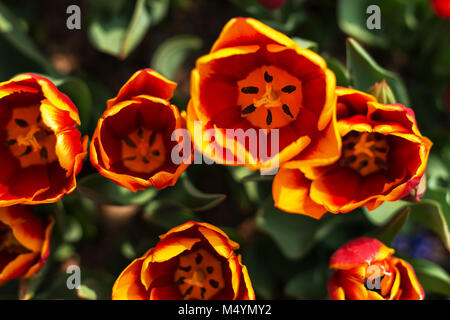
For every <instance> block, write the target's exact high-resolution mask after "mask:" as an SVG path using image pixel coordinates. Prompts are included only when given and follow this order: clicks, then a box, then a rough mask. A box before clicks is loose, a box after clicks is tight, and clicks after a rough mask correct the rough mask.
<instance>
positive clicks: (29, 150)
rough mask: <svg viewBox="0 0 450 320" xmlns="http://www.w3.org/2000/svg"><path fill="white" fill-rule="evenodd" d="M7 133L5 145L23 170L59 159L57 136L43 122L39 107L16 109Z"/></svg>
mask: <svg viewBox="0 0 450 320" xmlns="http://www.w3.org/2000/svg"><path fill="white" fill-rule="evenodd" d="M6 131H7V139H6V141H5V144H6V146H7V147H8V148H9V150H10V152H11V154H12V155H13V156H15V157H16V158H17V159H18V160H19V162H20V165H21V166H22V167H23V168H26V167H29V166H32V165H42V164H47V163H50V162H53V161H55V160H56V159H57V156H56V151H55V145H56V136H55V135H54V134H53V132H52V131H51V130H50V129H49V128H48V127H47V126H46V125H45V123H44V122H43V121H42V119H41V111H40V106H39V105H33V106H29V107H25V108H14V109H13V110H12V115H11V119H10V121H9V122H8V124H7V125H6Z"/></svg>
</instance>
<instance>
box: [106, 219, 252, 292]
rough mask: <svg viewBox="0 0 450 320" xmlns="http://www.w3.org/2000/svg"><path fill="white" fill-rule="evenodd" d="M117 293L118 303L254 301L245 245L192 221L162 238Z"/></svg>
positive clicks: (118, 282) (135, 264)
mask: <svg viewBox="0 0 450 320" xmlns="http://www.w3.org/2000/svg"><path fill="white" fill-rule="evenodd" d="M160 239H161V240H160V241H159V243H158V244H157V245H156V247H154V248H152V249H150V250H148V251H147V253H145V254H144V255H143V256H142V257H140V258H138V259H136V260H134V261H133V262H132V263H131V264H130V265H129V266H128V267H127V268H126V269H125V270H124V271H123V272H122V274H121V275H120V276H119V278H118V279H117V280H116V283H115V284H114V287H113V290H112V298H113V299H115V300H181V299H185V300H187V299H195V300H209V299H215V300H217V299H220V300H229V299H233V300H254V299H255V294H254V292H253V288H252V284H251V282H250V278H249V276H248V272H247V268H246V267H245V266H244V265H242V263H241V257H240V256H236V254H235V252H234V250H236V249H238V248H239V245H238V244H237V243H235V242H233V241H231V240H230V239H229V238H228V237H227V235H226V234H225V233H224V232H223V231H222V230H220V229H219V228H216V227H214V226H212V225H210V224H208V223H199V222H192V221H190V222H187V223H185V224H182V225H180V226H178V227H175V228H173V229H171V230H170V231H169V232H167V233H166V234H164V235H161V236H160Z"/></svg>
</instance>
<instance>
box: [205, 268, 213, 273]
mask: <svg viewBox="0 0 450 320" xmlns="http://www.w3.org/2000/svg"><path fill="white" fill-rule="evenodd" d="M206 272H208V273H209V274H211V273H213V272H214V268H213V267H206Z"/></svg>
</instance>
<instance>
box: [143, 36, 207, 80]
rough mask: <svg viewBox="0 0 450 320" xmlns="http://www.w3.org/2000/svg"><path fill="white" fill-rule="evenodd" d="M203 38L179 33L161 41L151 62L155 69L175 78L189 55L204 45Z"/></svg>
mask: <svg viewBox="0 0 450 320" xmlns="http://www.w3.org/2000/svg"><path fill="white" fill-rule="evenodd" d="M202 44H203V42H202V39H201V38H199V37H197V36H193V35H177V36H174V37H171V38H169V39H167V40H166V41H164V42H163V43H161V44H160V45H159V47H158V49H156V51H155V53H154V54H153V57H152V61H151V62H150V66H151V68H153V69H155V70H156V71H158V72H159V73H161V74H162V75H164V76H165V77H166V78H168V79H174V78H175V75H176V73H177V71H178V70H180V68H181V66H182V65H183V63H184V62H185V61H186V59H187V58H188V57H189V55H190V54H191V53H192V52H193V51H196V50H199V49H200V48H201V47H202Z"/></svg>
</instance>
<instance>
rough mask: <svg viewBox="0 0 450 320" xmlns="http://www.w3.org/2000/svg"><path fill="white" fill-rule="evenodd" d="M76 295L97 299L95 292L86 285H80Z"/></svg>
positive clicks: (87, 298) (86, 298) (82, 297)
mask: <svg viewBox="0 0 450 320" xmlns="http://www.w3.org/2000/svg"><path fill="white" fill-rule="evenodd" d="M78 296H79V297H80V298H81V299H85V300H97V293H96V292H95V291H94V290H92V289H91V288H89V287H87V286H86V285H84V284H82V285H80V288H79V289H78Z"/></svg>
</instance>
